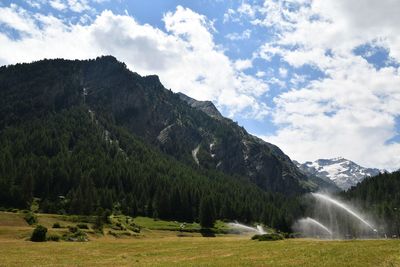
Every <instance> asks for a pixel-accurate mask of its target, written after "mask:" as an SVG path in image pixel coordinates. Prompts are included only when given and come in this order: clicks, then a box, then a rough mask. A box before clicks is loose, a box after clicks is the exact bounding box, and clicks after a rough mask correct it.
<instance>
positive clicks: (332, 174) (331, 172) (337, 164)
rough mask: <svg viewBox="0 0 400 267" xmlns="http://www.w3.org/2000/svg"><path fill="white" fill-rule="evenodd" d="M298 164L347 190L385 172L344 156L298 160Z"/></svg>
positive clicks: (309, 173) (307, 172) (301, 167)
mask: <svg viewBox="0 0 400 267" xmlns="http://www.w3.org/2000/svg"><path fill="white" fill-rule="evenodd" d="M296 164H297V166H298V167H299V168H300V169H301V170H302V171H303V172H304V173H305V174H307V175H314V176H317V177H319V178H321V179H327V178H328V179H330V180H331V181H333V182H334V183H335V184H336V185H337V186H338V187H339V188H341V189H343V190H347V189H349V188H350V187H352V186H355V185H356V184H358V183H359V182H361V181H362V180H364V179H365V178H366V177H369V176H375V175H378V174H379V173H381V172H383V171H382V170H379V169H375V168H365V167H362V166H360V165H358V164H356V163H354V162H353V161H351V160H348V159H344V158H341V157H339V158H333V159H319V160H316V161H314V162H311V161H308V162H305V163H303V164H300V163H298V162H296Z"/></svg>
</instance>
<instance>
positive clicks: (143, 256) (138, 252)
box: [0, 214, 400, 267]
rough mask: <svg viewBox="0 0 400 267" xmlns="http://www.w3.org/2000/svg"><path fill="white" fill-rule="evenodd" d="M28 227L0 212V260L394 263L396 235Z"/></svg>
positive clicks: (397, 260)
mask: <svg viewBox="0 0 400 267" xmlns="http://www.w3.org/2000/svg"><path fill="white" fill-rule="evenodd" d="M43 217H44V218H45V219H44V220H43V222H46V221H48V222H50V221H53V220H56V219H57V218H54V217H45V216H43ZM141 220H143V219H141ZM39 221H40V219H39ZM31 230H32V228H31V227H29V226H26V225H24V222H23V221H20V220H19V219H18V216H16V215H15V216H10V215H7V216H5V215H4V214H3V215H1V214H0V259H1V261H0V266H100V265H101V266H110V265H112V266H239V265H241V266H335V267H338V266H400V240H357V241H319V240H307V239H287V240H283V241H275V242H259V241H252V240H250V237H249V236H239V235H221V236H217V237H214V238H205V237H201V236H200V235H199V234H197V233H184V234H182V233H179V232H174V231H161V230H154V229H143V231H142V232H141V233H140V235H138V236H134V237H127V238H115V237H113V236H110V235H106V236H103V237H94V236H93V237H92V238H91V241H89V242H82V243H81V242H44V243H33V242H29V241H25V238H26V236H27V235H29V233H30V232H31ZM178 235H181V236H178Z"/></svg>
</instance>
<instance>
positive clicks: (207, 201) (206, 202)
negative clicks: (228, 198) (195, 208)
mask: <svg viewBox="0 0 400 267" xmlns="http://www.w3.org/2000/svg"><path fill="white" fill-rule="evenodd" d="M199 212H200V214H199V221H200V225H201V227H203V228H211V227H213V226H214V223H215V208H214V203H213V201H212V200H211V198H209V197H204V198H203V199H202V200H201V202H200V208H199Z"/></svg>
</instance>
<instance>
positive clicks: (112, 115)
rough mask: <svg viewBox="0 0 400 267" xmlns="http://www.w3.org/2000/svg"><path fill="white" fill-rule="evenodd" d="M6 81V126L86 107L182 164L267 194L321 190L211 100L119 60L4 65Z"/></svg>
mask: <svg viewBox="0 0 400 267" xmlns="http://www.w3.org/2000/svg"><path fill="white" fill-rule="evenodd" d="M1 78H2V79H1V83H2V99H1V100H0V102H1V103H0V104H1V108H0V118H1V119H0V127H2V128H4V127H6V126H7V125H9V124H10V123H12V122H18V121H20V120H21V119H27V118H30V116H31V115H32V114H36V115H43V114H46V112H47V113H48V112H56V111H58V110H60V109H65V108H68V107H71V106H74V105H78V104H83V103H84V104H85V105H86V106H88V108H89V109H90V110H91V111H93V112H94V113H95V114H97V115H98V116H100V117H105V118H107V119H109V120H110V121H112V122H113V123H115V125H118V126H119V127H123V128H125V129H126V130H127V131H129V132H130V133H132V134H134V135H136V136H138V137H140V138H142V139H143V140H144V141H145V142H146V143H148V144H150V145H152V146H155V147H157V148H158V149H160V150H161V151H162V152H164V153H166V154H169V155H171V156H173V157H175V158H176V159H177V160H179V161H180V162H182V163H185V164H189V165H193V166H199V167H201V168H206V169H214V170H218V171H222V172H224V173H226V174H228V175H238V176H242V177H247V179H249V180H250V181H251V182H253V183H255V184H257V185H258V186H259V187H260V188H262V189H264V190H267V191H274V192H281V193H284V194H289V195H292V194H299V193H303V192H307V191H309V190H311V189H312V188H315V187H316V186H317V185H316V184H315V183H313V182H312V181H310V180H309V179H308V177H307V176H306V175H304V174H303V173H302V172H300V170H299V169H298V168H297V167H296V166H295V165H294V164H293V163H292V161H291V160H290V158H289V157H288V156H287V155H285V154H284V153H283V152H282V151H281V150H280V149H279V148H278V147H276V146H274V145H272V144H269V143H267V142H264V141H263V140H261V139H259V138H257V137H255V136H252V135H250V134H249V133H247V131H246V130H245V129H244V128H243V127H240V126H239V125H237V123H235V122H233V121H232V120H230V119H227V118H224V117H222V116H221V115H220V113H219V112H218V110H217V109H216V108H215V106H214V105H213V104H212V103H211V102H207V101H205V102H201V101H196V100H194V99H191V98H189V97H187V96H185V95H183V94H174V93H173V92H171V91H170V90H167V89H165V88H164V86H163V85H162V84H161V83H160V81H159V78H158V77H157V76H155V75H151V76H145V77H142V76H140V75H139V74H137V73H133V72H131V71H129V70H128V69H127V68H126V66H125V64H123V63H121V62H118V61H117V60H116V59H115V58H114V57H111V56H106V57H101V58H98V59H96V60H86V61H78V60H75V61H68V60H44V61H39V62H35V63H32V64H18V65H17V66H15V67H8V68H3V69H2V73H1ZM32 86H34V90H31V89H30V87H32ZM21 95H22V96H23V97H25V98H23V97H22V98H21ZM16 100H18V105H12V104H13V103H14V101H16ZM14 104H15V103H14ZM16 113H18V116H14V115H15V114H16Z"/></svg>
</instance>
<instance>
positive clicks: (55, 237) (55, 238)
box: [47, 234, 61, 242]
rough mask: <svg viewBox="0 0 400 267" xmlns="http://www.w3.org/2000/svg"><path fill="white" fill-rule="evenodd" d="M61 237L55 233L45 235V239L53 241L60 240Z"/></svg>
mask: <svg viewBox="0 0 400 267" xmlns="http://www.w3.org/2000/svg"><path fill="white" fill-rule="evenodd" d="M60 239H61V237H60V236H59V235H57V234H51V235H48V236H47V241H54V242H58V241H60Z"/></svg>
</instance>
